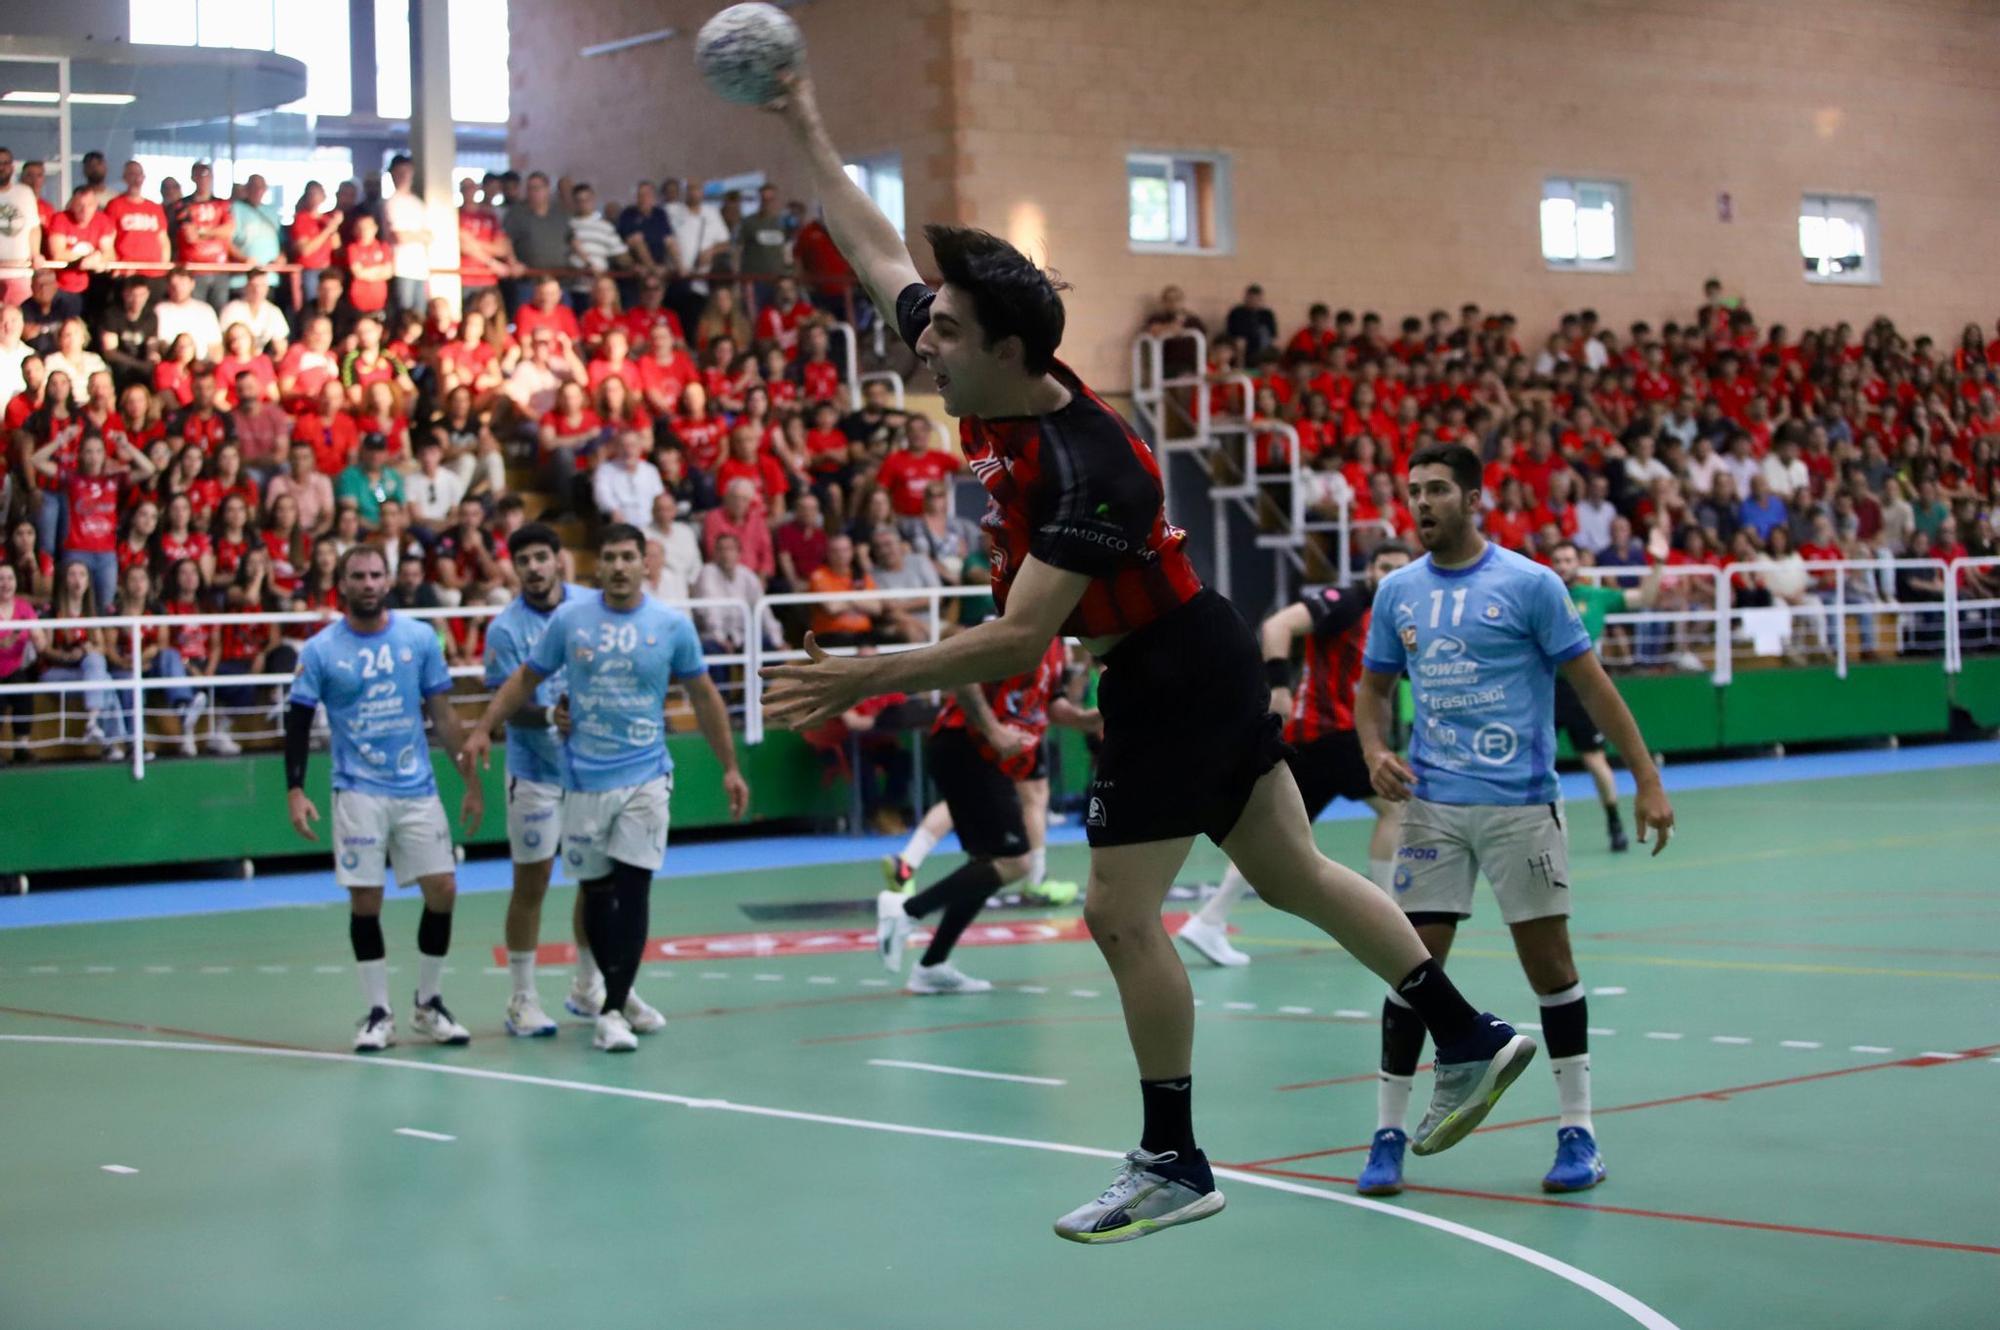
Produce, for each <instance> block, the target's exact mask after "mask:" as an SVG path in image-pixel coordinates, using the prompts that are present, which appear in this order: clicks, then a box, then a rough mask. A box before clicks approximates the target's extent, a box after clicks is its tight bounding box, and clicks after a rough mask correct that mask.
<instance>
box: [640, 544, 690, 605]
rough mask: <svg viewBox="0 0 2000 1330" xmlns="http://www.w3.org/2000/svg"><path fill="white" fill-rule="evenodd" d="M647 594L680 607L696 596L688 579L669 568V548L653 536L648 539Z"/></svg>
mask: <svg viewBox="0 0 2000 1330" xmlns="http://www.w3.org/2000/svg"><path fill="white" fill-rule="evenodd" d="M646 594H647V595H649V596H651V597H652V598H653V599H654V600H657V601H662V602H664V603H666V604H669V605H678V604H680V603H681V602H682V601H685V600H687V599H688V598H689V597H690V596H692V595H693V594H694V593H693V591H692V590H691V589H690V588H689V586H688V581H687V579H686V578H685V577H683V576H681V574H680V572H679V571H678V570H677V569H674V568H670V567H668V566H667V547H666V546H665V545H662V544H661V543H660V542H659V541H658V540H656V539H654V538H653V537H652V536H648V537H646Z"/></svg>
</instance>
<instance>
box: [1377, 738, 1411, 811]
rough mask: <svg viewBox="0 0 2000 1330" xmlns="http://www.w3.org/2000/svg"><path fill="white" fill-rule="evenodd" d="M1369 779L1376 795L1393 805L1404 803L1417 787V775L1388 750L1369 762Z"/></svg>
mask: <svg viewBox="0 0 2000 1330" xmlns="http://www.w3.org/2000/svg"><path fill="white" fill-rule="evenodd" d="M1368 779H1369V782H1370V783H1371V784H1373V785H1374V786H1375V793H1377V794H1379V795H1381V796H1382V797H1383V798H1384V799H1387V800H1389V801H1390V802H1391V803H1398V804H1399V803H1402V802H1403V801H1404V800H1405V799H1408V798H1409V797H1410V795H1411V794H1412V793H1413V792H1414V791H1415V790H1416V786H1417V773H1416V772H1414V771H1412V770H1410V768H1409V766H1408V765H1407V764H1406V763H1405V762H1404V761H1403V759H1402V758H1400V757H1397V756H1396V755H1395V754H1394V753H1392V752H1390V751H1388V750H1387V749H1384V750H1383V751H1381V752H1379V753H1377V754H1376V755H1375V756H1374V757H1372V758H1370V759H1369V760H1368Z"/></svg>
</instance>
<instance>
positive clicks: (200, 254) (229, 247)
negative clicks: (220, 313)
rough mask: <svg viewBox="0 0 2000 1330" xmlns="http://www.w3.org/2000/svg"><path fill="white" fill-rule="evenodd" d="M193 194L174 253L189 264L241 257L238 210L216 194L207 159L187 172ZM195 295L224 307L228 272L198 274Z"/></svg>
mask: <svg viewBox="0 0 2000 1330" xmlns="http://www.w3.org/2000/svg"><path fill="white" fill-rule="evenodd" d="M188 175H189V177H190V178H191V179H192V180H193V181H194V193H192V194H190V195H188V197H187V199H186V201H185V202H184V204H183V205H182V207H181V212H180V220H179V225H178V229H177V231H176V232H175V241H176V243H175V246H174V248H175V253H176V255H177V257H178V258H179V260H180V262H181V263H183V264H186V265H189V266H190V267H196V266H200V265H204V264H219V263H228V262H229V261H230V260H232V259H240V258H242V257H243V256H242V254H241V253H239V252H238V251H237V249H236V246H235V243H234V242H235V238H236V213H235V211H234V210H233V209H232V208H231V207H230V204H229V200H228V199H219V198H217V197H215V192H214V189H213V188H212V186H213V184H214V180H215V176H214V173H213V172H212V171H211V170H210V169H209V165H208V163H207V162H196V163H195V164H194V166H193V168H192V169H191V170H190V171H189V172H188ZM194 296H195V299H197V300H200V301H202V302H204V303H205V304H207V305H208V307H209V308H210V309H221V308H222V305H223V302H224V301H225V300H227V299H228V298H229V274H228V273H226V272H215V271H207V272H201V273H198V274H196V275H195V279H194Z"/></svg>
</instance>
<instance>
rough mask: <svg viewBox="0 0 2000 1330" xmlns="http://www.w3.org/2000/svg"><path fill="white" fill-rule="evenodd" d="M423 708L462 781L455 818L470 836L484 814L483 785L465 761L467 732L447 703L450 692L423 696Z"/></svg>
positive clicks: (455, 712) (484, 795)
mask: <svg viewBox="0 0 2000 1330" xmlns="http://www.w3.org/2000/svg"><path fill="white" fill-rule="evenodd" d="M424 709H425V710H426V711H428V712H429V713H430V717H431V725H432V726H433V727H434V728H435V729H436V730H437V732H438V738H439V739H441V740H443V741H444V751H445V752H447V753H449V754H450V755H451V760H452V765H453V766H454V767H456V768H457V769H458V774H459V778H460V779H461V780H463V781H464V782H465V794H464V797H463V798H461V799H460V800H459V805H458V821H459V825H460V826H461V827H463V828H464V829H465V834H466V835H468V836H470V835H471V834H472V833H474V832H475V831H478V830H479V821H480V819H481V818H483V817H484V816H486V787H485V786H484V785H483V784H481V783H480V780H479V777H478V775H477V774H476V773H475V772H474V771H473V770H472V768H471V767H470V766H469V765H468V764H467V763H466V761H465V741H466V739H467V738H468V737H469V735H468V733H467V731H466V728H465V725H464V723H463V722H462V721H460V720H459V717H458V710H457V708H455V707H453V706H452V704H451V694H450V693H435V694H433V695H432V696H430V697H429V698H426V699H425V701H424Z"/></svg>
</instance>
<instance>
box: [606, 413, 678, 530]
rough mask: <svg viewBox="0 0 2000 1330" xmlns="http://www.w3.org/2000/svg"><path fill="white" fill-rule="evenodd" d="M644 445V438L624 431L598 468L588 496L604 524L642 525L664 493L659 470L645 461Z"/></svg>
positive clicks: (642, 435) (635, 431) (645, 439)
mask: <svg viewBox="0 0 2000 1330" xmlns="http://www.w3.org/2000/svg"><path fill="white" fill-rule="evenodd" d="M647 443H648V440H647V438H646V436H645V435H644V434H641V433H640V432H639V431H637V430H626V431H624V432H623V433H621V434H619V435H618V439H617V442H616V444H615V445H614V446H613V450H612V453H611V456H610V457H608V458H606V459H605V460H604V461H602V462H600V463H599V464H598V467H597V471H596V474H595V475H594V476H593V477H592V479H591V494H592V497H593V498H594V499H595V500H596V502H597V511H598V512H599V513H600V514H602V515H603V517H604V519H605V520H606V521H607V522H624V523H626V524H628V525H631V526H639V525H641V524H643V523H644V522H645V520H646V518H647V517H648V516H649V515H650V514H651V513H652V511H653V501H654V500H655V499H658V498H660V497H661V495H662V493H663V492H664V489H665V487H664V486H663V485H662V484H661V483H660V472H659V468H657V467H655V466H652V465H651V464H649V463H648V462H647V461H646V445H647Z"/></svg>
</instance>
